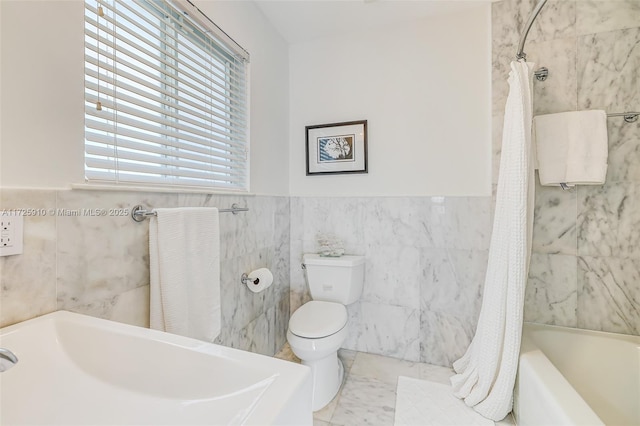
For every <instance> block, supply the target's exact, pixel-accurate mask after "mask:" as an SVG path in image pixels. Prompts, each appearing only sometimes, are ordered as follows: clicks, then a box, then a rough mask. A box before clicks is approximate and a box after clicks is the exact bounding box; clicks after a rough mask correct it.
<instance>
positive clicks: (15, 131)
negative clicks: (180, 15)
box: [0, 0, 289, 195]
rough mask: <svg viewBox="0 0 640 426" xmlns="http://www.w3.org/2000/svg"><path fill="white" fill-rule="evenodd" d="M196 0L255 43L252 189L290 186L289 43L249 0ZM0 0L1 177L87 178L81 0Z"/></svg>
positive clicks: (10, 181) (59, 181)
mask: <svg viewBox="0 0 640 426" xmlns="http://www.w3.org/2000/svg"><path fill="white" fill-rule="evenodd" d="M195 4H196V5H197V6H198V7H199V8H200V9H202V10H203V11H204V12H205V13H206V14H208V15H209V17H210V18H211V19H212V20H213V21H214V22H216V23H217V24H218V25H219V26H220V27H221V28H222V29H223V30H225V31H226V32H227V33H229V34H230V35H231V36H232V37H234V38H235V39H236V40H237V41H238V42H239V43H240V44H241V45H243V46H244V47H245V48H246V49H247V50H249V51H250V53H251V60H252V62H251V88H252V90H251V192H254V193H259V194H278V195H286V194H287V193H288V179H289V173H288V169H287V166H288V159H287V153H288V139H287V137H288V129H289V125H288V120H289V117H288V110H289V108H288V100H289V97H288V46H287V44H286V42H285V41H284V40H283V39H282V38H281V37H280V35H279V34H278V33H277V32H276V31H275V30H274V29H273V28H272V27H271V26H270V25H269V24H268V22H267V21H266V18H265V17H264V16H263V15H262V13H261V12H260V11H259V9H257V7H256V6H255V4H253V3H252V2H231V1H228V2H227V1H223V2H217V1H216V2H214V1H208V0H196V1H195ZM0 8H1V9H2V12H1V13H0V19H1V21H0V31H1V34H0V40H1V43H2V44H1V49H0V55H1V58H0V61H1V62H0V64H1V70H0V90H1V96H0V124H1V130H0V171H1V176H0V182H2V185H3V186H4V187H32V188H33V187H40V188H64V187H68V186H69V185H70V184H72V183H83V181H84V170H83V168H84V166H83V156H84V104H83V99H84V69H83V68H84V62H83V61H84V56H83V55H84V52H83V41H84V36H83V22H84V18H83V16H84V15H83V13H84V12H83V2H82V1H80V0H73V1H53V0H47V1H11V0H1V1H0Z"/></svg>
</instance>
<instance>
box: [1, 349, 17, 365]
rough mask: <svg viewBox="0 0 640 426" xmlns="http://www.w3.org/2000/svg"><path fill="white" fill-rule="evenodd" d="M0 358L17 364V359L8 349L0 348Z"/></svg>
mask: <svg viewBox="0 0 640 426" xmlns="http://www.w3.org/2000/svg"><path fill="white" fill-rule="evenodd" d="M0 358H5V359H8V360H9V361H11V363H12V364H17V363H18V357H17V356H16V355H15V354H14V353H13V352H11V351H10V350H9V349H5V348H0Z"/></svg>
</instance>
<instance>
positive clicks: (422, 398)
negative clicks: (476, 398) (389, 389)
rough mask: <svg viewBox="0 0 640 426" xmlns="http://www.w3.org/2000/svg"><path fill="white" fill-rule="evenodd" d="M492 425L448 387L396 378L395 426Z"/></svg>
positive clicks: (402, 377) (491, 422) (407, 378)
mask: <svg viewBox="0 0 640 426" xmlns="http://www.w3.org/2000/svg"><path fill="white" fill-rule="evenodd" d="M462 425H464V426H493V425H494V423H493V421H491V420H489V419H486V418H484V417H482V416H481V415H480V414H478V413H476V412H475V411H473V409H472V408H471V407H468V406H467V405H466V404H465V403H464V402H463V401H462V400H460V399H458V398H456V397H455V396H454V395H453V391H452V389H451V386H450V385H443V384H441V383H435V382H429V381H426V380H418V379H412V378H410V377H404V376H400V377H398V390H397V392H396V418H395V422H394V426H462Z"/></svg>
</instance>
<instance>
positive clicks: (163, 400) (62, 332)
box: [0, 311, 312, 425]
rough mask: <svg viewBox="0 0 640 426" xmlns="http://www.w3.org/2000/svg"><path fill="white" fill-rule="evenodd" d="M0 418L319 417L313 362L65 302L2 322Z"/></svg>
mask: <svg viewBox="0 0 640 426" xmlns="http://www.w3.org/2000/svg"><path fill="white" fill-rule="evenodd" d="M0 347H3V348H7V349H10V350H11V351H12V352H13V353H14V354H15V355H16V356H17V357H18V359H19V362H18V363H17V364H16V365H15V366H13V367H12V368H10V369H9V370H7V371H4V372H2V373H0V424H2V425H19V424H38V425H45V424H46V425H54V424H60V425H62V424H64V425H97V424H109V425H125V424H136V425H140V424H152V425H160V424H173V425H189V424H210V425H245V424H246V425H252V424H256V425H268V424H282V425H311V424H312V411H311V391H312V390H311V389H312V387H311V375H310V371H309V369H308V368H307V367H305V366H301V365H297V364H293V363H289V362H286V361H281V360H277V359H273V358H269V357H266V356H262V355H257V354H253V353H250V352H244V351H240V350H236V349H231V348H227V347H224V346H219V345H213V344H209V343H204V342H201V341H198V340H194V339H189V338H186V337H182V336H176V335H172V334H168V333H163V332H159V331H156V330H149V329H144V328H139V327H133V326H129V325H125V324H120V323H116V322H112V321H107V320H101V319H97V318H93V317H88V316H84V315H79V314H74V313H70V312H65V311H59V312H55V313H52V314H49V315H45V316H42V317H39V318H35V319H32V320H29V321H25V322H22V323H19V324H15V325H12V326H9V327H5V328H3V329H0Z"/></svg>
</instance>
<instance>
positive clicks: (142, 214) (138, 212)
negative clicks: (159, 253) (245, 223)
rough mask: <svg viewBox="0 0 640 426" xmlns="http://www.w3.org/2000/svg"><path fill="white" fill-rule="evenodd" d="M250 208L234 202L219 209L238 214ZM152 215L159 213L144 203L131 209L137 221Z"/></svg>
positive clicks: (132, 215) (222, 211)
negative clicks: (227, 206)
mask: <svg viewBox="0 0 640 426" xmlns="http://www.w3.org/2000/svg"><path fill="white" fill-rule="evenodd" d="M248 211H249V208H247V207H240V206H238V204H237V203H233V204H231V208H230V209H219V210H218V212H220V213H233V214H238V212H248ZM150 216H157V213H156V212H155V210H146V209H145V208H144V206H143V205H141V204H138V205H137V206H134V207H133V208H132V209H131V218H132V219H133V220H135V221H136V222H142V221H143V220H145V219H146V218H148V217H150Z"/></svg>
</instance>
